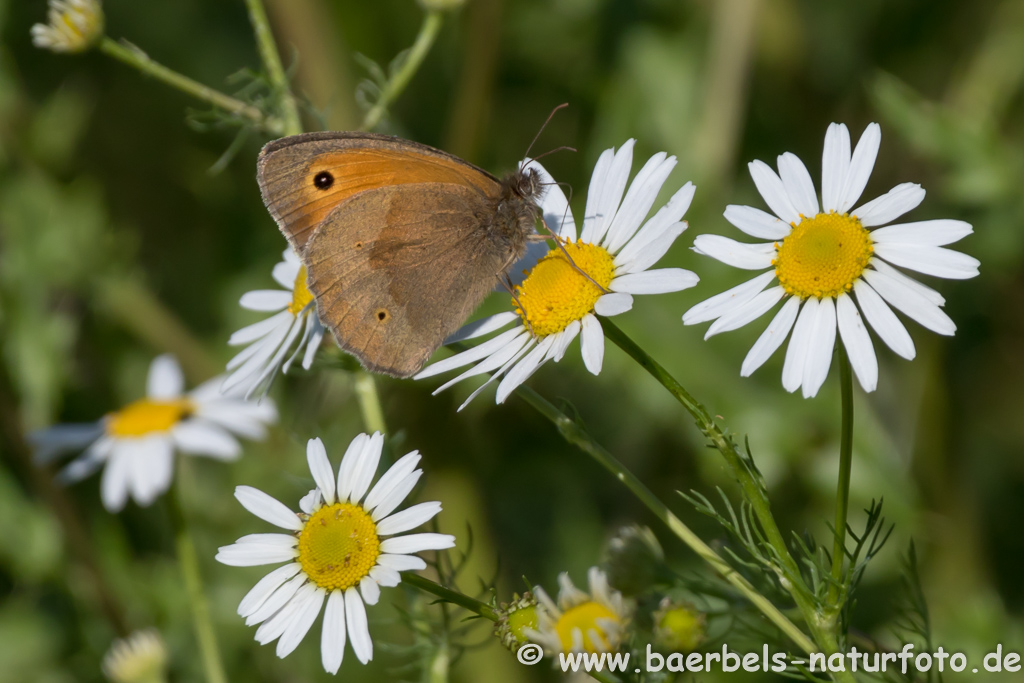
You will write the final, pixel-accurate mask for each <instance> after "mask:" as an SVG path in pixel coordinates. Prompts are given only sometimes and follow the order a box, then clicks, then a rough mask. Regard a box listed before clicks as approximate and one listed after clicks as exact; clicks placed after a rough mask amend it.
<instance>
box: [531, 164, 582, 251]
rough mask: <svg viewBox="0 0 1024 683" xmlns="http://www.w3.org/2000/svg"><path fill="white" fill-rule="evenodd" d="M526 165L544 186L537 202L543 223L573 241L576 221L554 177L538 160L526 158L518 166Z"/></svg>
mask: <svg viewBox="0 0 1024 683" xmlns="http://www.w3.org/2000/svg"><path fill="white" fill-rule="evenodd" d="M527 166H529V167H530V168H533V169H535V170H536V171H537V175H538V176H540V182H541V184H542V185H544V187H545V191H544V194H543V195H541V197H540V201H539V202H538V204H539V205H540V209H541V213H542V215H543V216H544V223H545V225H547V227H548V230H550V231H552V232H553V233H554V234H556V235H558V236H560V237H562V238H564V239H567V240H569V241H570V242H575V241H576V223H575V221H574V220H573V217H572V211H571V210H570V209H569V202H568V201H567V200H566V198H565V193H564V192H562V188H561V187H559V185H558V184H557V183H556V182H555V179H554V178H552V177H551V174H550V173H548V170H547V169H546V168H544V166H543V165H541V163H540V162H538V161H536V160H534V159H527V160H525V161H524V162H523V163H522V164H521V165H520V168H526V167H527Z"/></svg>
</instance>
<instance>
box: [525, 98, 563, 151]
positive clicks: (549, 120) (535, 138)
mask: <svg viewBox="0 0 1024 683" xmlns="http://www.w3.org/2000/svg"><path fill="white" fill-rule="evenodd" d="M568 106H569V103H568V102H563V103H562V104H560V105H558V106H557V107H555V108H554V109H552V110H551V113H550V114H548V118H547V119H546V120H545V121H544V125H542V126H541V127H540V130H538V131H537V134H536V135H534V136H533V142H531V143H530V146H529V147H527V148H526V154H524V155H523V157H524V158H526V157H528V156H530V150H531V149H533V146H534V145H535V144H537V139H538V138H539V137H540V134H541V133H543V132H544V129H545V128H547V125H548V124H549V123H551V119H552V118H554V116H555V112H557V111H558V110H559V109H565V108H566V107H568Z"/></svg>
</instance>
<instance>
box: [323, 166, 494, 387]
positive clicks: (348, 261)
mask: <svg viewBox="0 0 1024 683" xmlns="http://www.w3.org/2000/svg"><path fill="white" fill-rule="evenodd" d="M493 212H494V206H493V202H491V201H490V200H489V199H488V198H487V196H486V195H484V194H482V193H481V192H480V191H479V190H478V189H476V188H472V187H468V186H466V185H464V184H459V183H439V182H431V183H416V184H402V185H388V186H385V187H380V188H377V189H372V190H364V191H363V192H360V193H358V194H355V195H353V196H352V197H351V198H350V199H348V200H346V201H345V202H343V203H342V204H341V205H340V206H338V207H336V208H335V209H334V210H333V211H331V212H330V213H329V214H327V217H326V218H325V219H324V220H323V221H322V223H321V224H320V225H319V226H318V227H317V229H316V230H315V232H314V234H313V236H312V237H310V238H309V239H308V240H307V242H306V249H305V252H304V256H303V260H304V261H305V263H306V268H307V270H308V274H309V277H308V284H309V288H310V291H311V292H312V293H313V295H314V296H315V297H316V301H317V305H318V307H319V312H320V319H321V320H322V321H323V322H324V324H325V325H326V326H327V327H328V328H330V330H331V331H332V332H333V333H334V337H335V339H336V340H337V342H338V344H339V345H340V346H341V347H342V348H343V349H345V350H346V351H348V352H350V353H352V354H353V355H355V356H356V357H357V358H359V360H360V362H362V364H363V365H364V366H365V367H366V368H367V369H369V370H371V371H373V372H383V373H386V374H389V375H394V376H397V377H409V376H411V375H413V374H415V373H416V371H418V370H419V369H420V368H421V367H422V366H423V364H424V363H425V362H426V361H427V359H428V358H430V356H431V355H432V354H433V353H434V351H435V350H436V349H437V347H438V346H440V345H441V343H442V342H443V341H444V340H445V338H446V337H448V336H449V335H451V333H452V332H454V331H455V330H456V329H458V327H459V325H461V324H462V321H464V320H465V319H466V318H467V317H469V315H470V314H471V313H472V312H473V310H474V309H475V308H476V307H477V306H478V305H479V304H480V302H481V301H482V300H483V299H484V297H485V296H486V295H487V294H488V293H489V292H490V291H491V289H492V288H493V287H494V283H495V276H496V275H497V274H498V273H500V272H502V270H503V268H504V267H505V266H506V265H507V264H508V262H509V260H510V258H511V257H512V254H513V250H512V248H511V247H510V246H509V245H508V244H507V243H505V242H503V241H501V240H495V239H494V238H493V236H492V235H491V233H490V232H489V231H488V230H487V229H485V227H484V226H485V225H486V224H487V221H488V217H489V216H490V215H491V214H493Z"/></svg>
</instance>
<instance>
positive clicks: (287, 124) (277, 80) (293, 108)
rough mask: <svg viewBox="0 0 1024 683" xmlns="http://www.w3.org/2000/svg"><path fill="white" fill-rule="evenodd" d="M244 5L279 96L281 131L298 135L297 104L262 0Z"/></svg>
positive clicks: (266, 67) (299, 123) (299, 121)
mask: <svg viewBox="0 0 1024 683" xmlns="http://www.w3.org/2000/svg"><path fill="white" fill-rule="evenodd" d="M245 6H246V8H247V9H248V10H249V22H250V23H251V24H252V30H253V33H255V34H256V45H257V47H258V48H259V51H260V58H261V59H262V60H263V67H264V68H265V69H266V70H267V76H268V77H269V78H270V84H271V85H272V86H273V87H274V90H275V91H277V94H278V96H279V97H280V98H281V116H282V118H283V119H284V126H283V131H282V132H283V133H284V134H285V135H298V134H299V133H301V132H302V121H301V119H300V118H299V106H298V104H297V103H296V102H295V96H294V95H293V94H292V90H291V86H290V85H289V83H288V76H287V74H285V72H284V66H283V64H282V63H281V55H280V54H279V53H278V51H277V44H276V43H275V42H274V34H273V33H272V32H271V31H270V21H269V20H268V19H267V10H266V8H265V7H264V6H263V0H245Z"/></svg>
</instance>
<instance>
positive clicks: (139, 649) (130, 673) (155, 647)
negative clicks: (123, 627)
mask: <svg viewBox="0 0 1024 683" xmlns="http://www.w3.org/2000/svg"><path fill="white" fill-rule="evenodd" d="M102 669H103V675H104V676H106V677H107V679H108V680H110V681H112V683H161V682H162V681H165V680H167V648H166V647H165V646H164V641H163V638H161V637H160V634H159V633H158V632H157V631H155V630H153V629H146V630H145V631H135V632H133V633H132V634H131V635H129V636H128V637H127V638H120V639H118V640H115V641H114V644H113V645H111V646H110V649H109V650H108V651H107V654H106V655H105V656H104V657H103V664H102Z"/></svg>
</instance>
